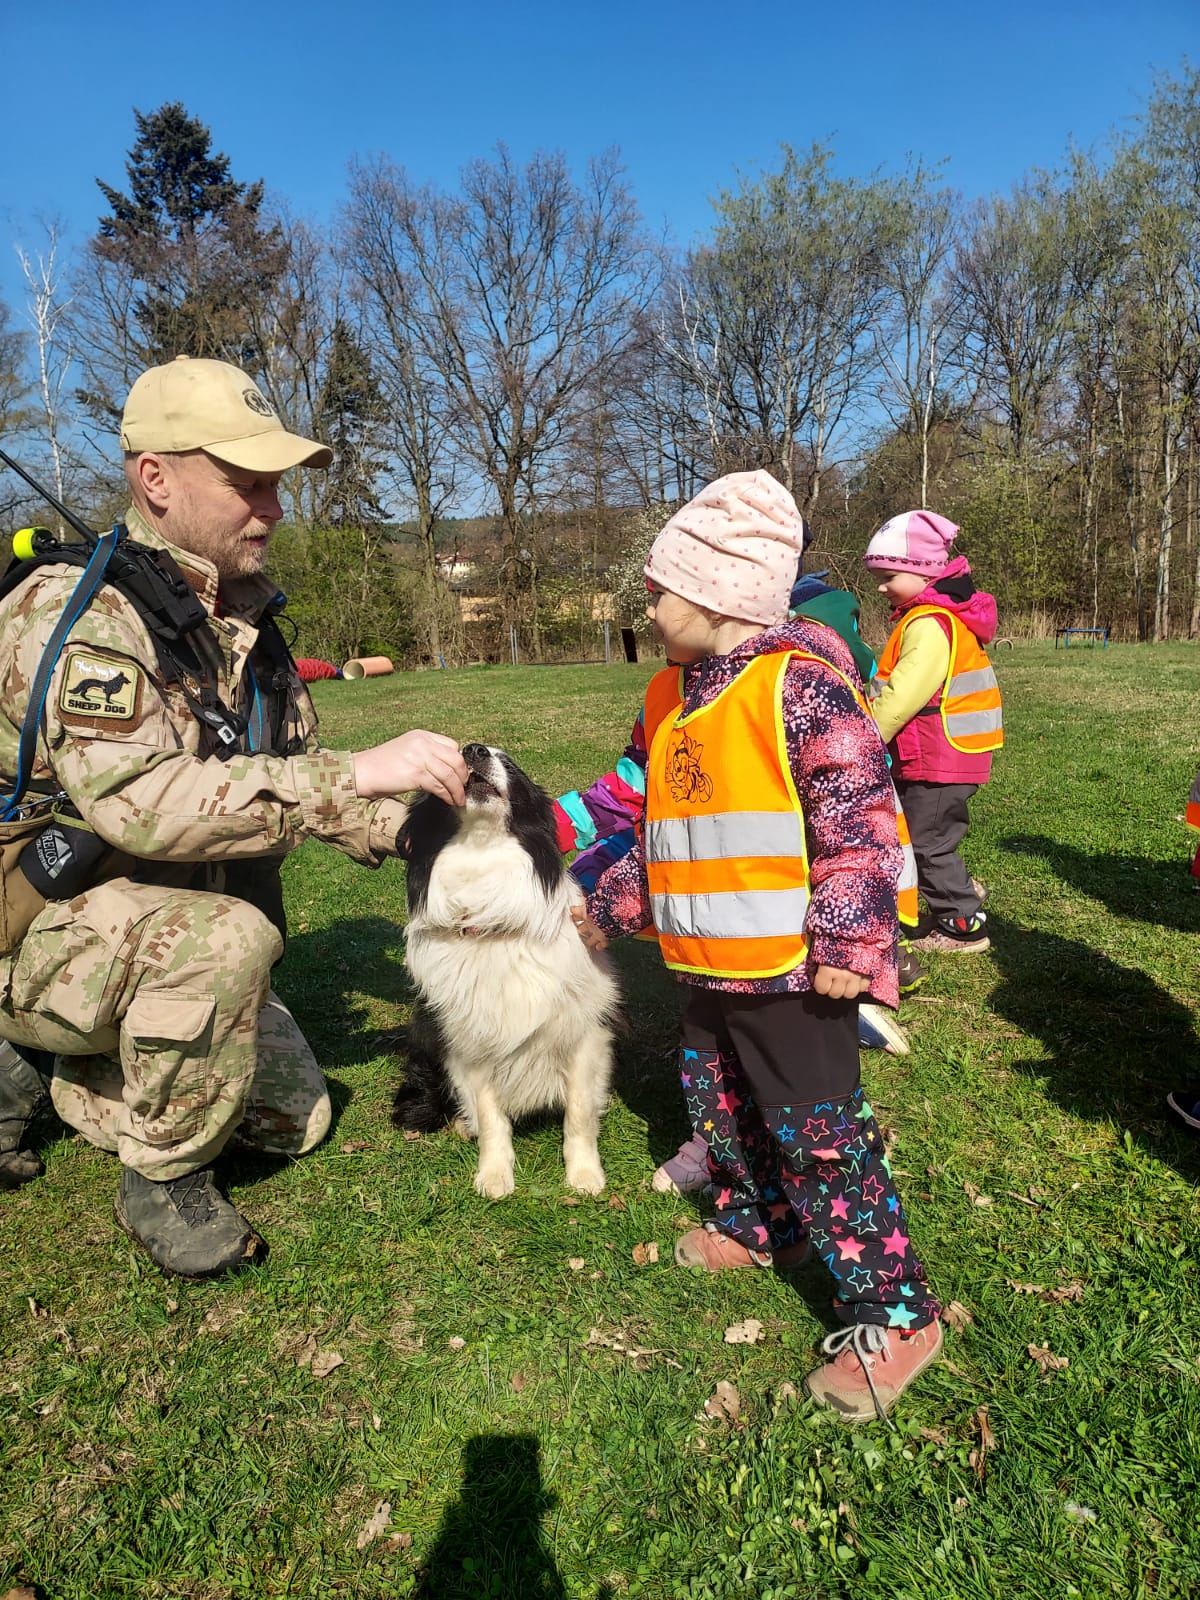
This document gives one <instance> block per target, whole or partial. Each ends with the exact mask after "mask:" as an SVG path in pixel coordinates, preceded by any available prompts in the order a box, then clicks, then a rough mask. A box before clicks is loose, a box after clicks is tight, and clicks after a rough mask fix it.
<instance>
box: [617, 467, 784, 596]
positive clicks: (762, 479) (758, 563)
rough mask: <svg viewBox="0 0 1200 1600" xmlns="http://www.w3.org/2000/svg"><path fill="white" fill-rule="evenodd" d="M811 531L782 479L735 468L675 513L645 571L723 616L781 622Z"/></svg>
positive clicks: (660, 583)
mask: <svg viewBox="0 0 1200 1600" xmlns="http://www.w3.org/2000/svg"><path fill="white" fill-rule="evenodd" d="M806 531H807V530H806V526H805V522H804V518H803V517H802V516H801V515H800V512H799V510H798V509H797V507H796V502H795V501H794V500H793V499H792V497H791V495H790V494H789V493H788V491H787V490H786V489H785V488H784V487H783V485H782V484H781V483H780V482H779V481H778V479H776V478H773V477H772V476H771V474H770V473H769V472H731V473H728V474H727V475H726V476H725V477H724V478H718V479H717V480H716V482H715V483H710V484H709V485H708V487H707V488H706V489H702V490H701V491H700V493H699V494H698V495H697V496H696V498H695V499H694V500H689V501H688V503H687V505H685V506H682V507H681V508H680V509H679V510H678V511H677V512H676V513H675V515H674V516H673V517H672V518H671V520H670V521H669V522H668V523H667V525H666V526H665V527H664V528H663V530H662V532H661V533H660V534H659V536H658V538H657V539H655V541H654V543H653V544H652V545H651V547H650V554H649V556H647V558H646V576H647V578H649V579H650V580H651V582H653V583H655V584H657V585H658V587H659V588H660V589H667V590H669V591H670V592H671V593H672V594H677V595H680V596H682V598H683V599H684V600H690V601H691V602H692V604H693V605H698V606H704V607H705V609H706V610H709V611H715V612H717V613H718V614H719V615H721V616H723V617H736V618H737V619H738V620H739V621H742V622H762V623H768V624H769V623H775V622H782V621H783V620H784V619H785V618H786V616H787V614H788V597H789V596H790V594H791V591H792V585H793V584H794V583H795V581H796V568H797V564H798V562H799V560H800V556H801V554H802V552H803V550H804V544H805V535H806Z"/></svg>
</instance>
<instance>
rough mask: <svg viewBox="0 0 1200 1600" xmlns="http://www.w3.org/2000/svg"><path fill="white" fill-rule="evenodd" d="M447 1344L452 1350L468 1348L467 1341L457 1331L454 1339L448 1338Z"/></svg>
mask: <svg viewBox="0 0 1200 1600" xmlns="http://www.w3.org/2000/svg"><path fill="white" fill-rule="evenodd" d="M446 1344H447V1346H448V1347H449V1348H450V1349H451V1350H465V1349H466V1348H467V1341H466V1340H465V1339H464V1338H462V1337H461V1336H460V1335H459V1334H457V1333H456V1334H455V1335H454V1337H453V1338H452V1339H447V1340H446Z"/></svg>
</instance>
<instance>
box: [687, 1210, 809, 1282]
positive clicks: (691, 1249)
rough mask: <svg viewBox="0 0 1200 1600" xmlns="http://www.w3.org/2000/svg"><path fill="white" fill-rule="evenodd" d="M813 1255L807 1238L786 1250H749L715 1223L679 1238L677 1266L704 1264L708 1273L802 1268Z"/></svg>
mask: <svg viewBox="0 0 1200 1600" xmlns="http://www.w3.org/2000/svg"><path fill="white" fill-rule="evenodd" d="M811 1255H812V1245H811V1244H810V1243H809V1241H808V1240H807V1239H801V1240H800V1242H799V1243H798V1244H789V1245H785V1246H784V1247H783V1249H782V1250H774V1251H772V1250H748V1249H747V1248H746V1246H745V1245H744V1244H739V1243H738V1242H737V1240H736V1239H733V1238H731V1237H730V1235H729V1234H727V1233H722V1232H721V1230H720V1229H719V1228H718V1227H716V1226H715V1224H713V1223H711V1222H708V1223H705V1225H704V1227H703V1228H693V1229H692V1230H691V1232H690V1233H685V1234H684V1236H683V1238H682V1239H677V1240H676V1241H675V1265H676V1266H677V1267H703V1268H704V1270H705V1272H726V1271H728V1270H729V1269H731V1268H733V1267H780V1268H786V1267H802V1266H803V1265H804V1263H805V1262H806V1261H807V1260H808V1258H809V1256H811Z"/></svg>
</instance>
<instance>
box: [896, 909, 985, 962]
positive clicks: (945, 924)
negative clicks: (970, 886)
mask: <svg viewBox="0 0 1200 1600" xmlns="http://www.w3.org/2000/svg"><path fill="white" fill-rule="evenodd" d="M991 943H992V941H991V940H990V939H989V938H988V933H987V918H986V917H985V916H984V914H983V912H982V911H977V912H976V913H975V915H974V916H973V917H935V918H934V919H933V927H932V928H931V929H930V930H929V932H928V933H927V934H926V935H925V936H924V938H922V939H914V940H913V944H914V946H915V947H916V948H917V949H918V950H942V951H945V952H946V953H948V954H953V955H960V956H967V955H975V954H976V952H977V951H980V950H988V949H990V948H991Z"/></svg>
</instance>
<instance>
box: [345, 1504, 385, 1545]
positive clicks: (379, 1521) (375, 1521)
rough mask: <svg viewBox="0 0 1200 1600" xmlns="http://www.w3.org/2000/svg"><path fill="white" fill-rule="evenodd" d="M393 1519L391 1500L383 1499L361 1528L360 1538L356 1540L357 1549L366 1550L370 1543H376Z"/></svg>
mask: <svg viewBox="0 0 1200 1600" xmlns="http://www.w3.org/2000/svg"><path fill="white" fill-rule="evenodd" d="M391 1520H392V1505H391V1501H390V1500H381V1501H380V1502H379V1504H378V1505H377V1506H376V1507H375V1509H374V1511H373V1512H372V1513H371V1515H370V1516H369V1517H368V1518H367V1520H366V1522H364V1523H363V1525H362V1527H361V1528H360V1529H359V1533H358V1538H357V1539H355V1541H354V1548H355V1549H356V1550H365V1549H366V1548H367V1546H368V1545H369V1544H374V1543H375V1541H376V1539H382V1538H383V1536H384V1534H385V1533H386V1532H387V1525H388V1523H389V1522H390V1521H391Z"/></svg>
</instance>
